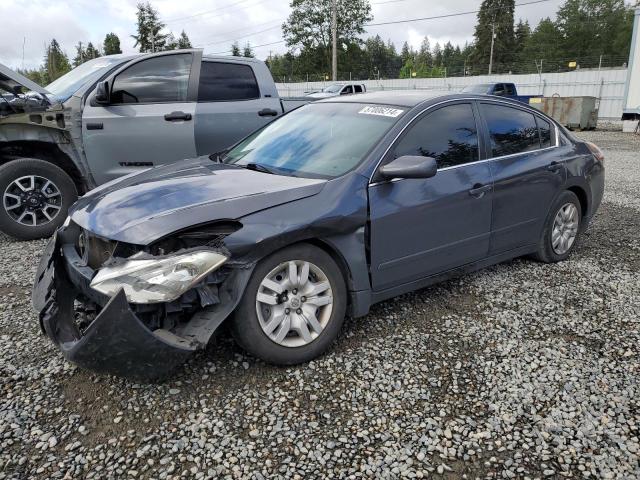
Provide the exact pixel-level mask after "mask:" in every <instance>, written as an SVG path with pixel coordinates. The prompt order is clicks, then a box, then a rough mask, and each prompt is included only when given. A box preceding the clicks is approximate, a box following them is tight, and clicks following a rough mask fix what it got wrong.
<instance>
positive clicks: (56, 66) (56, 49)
mask: <svg viewBox="0 0 640 480" xmlns="http://www.w3.org/2000/svg"><path fill="white" fill-rule="evenodd" d="M43 70H44V81H45V82H46V83H51V82H53V81H54V80H56V79H57V78H59V77H61V76H62V75H64V74H65V73H67V72H68V71H70V70H71V64H70V63H69V58H68V57H67V55H66V53H64V52H63V51H62V48H60V44H59V43H58V42H57V40H56V39H55V38H54V39H53V40H51V43H50V44H49V45H48V46H47V51H46V53H45V56H44V68H43Z"/></svg>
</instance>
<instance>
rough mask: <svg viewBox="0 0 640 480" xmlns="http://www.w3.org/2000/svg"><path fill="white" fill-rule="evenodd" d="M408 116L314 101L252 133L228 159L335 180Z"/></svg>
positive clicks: (397, 109)
mask: <svg viewBox="0 0 640 480" xmlns="http://www.w3.org/2000/svg"><path fill="white" fill-rule="evenodd" d="M404 113H405V109H402V108H400V107H395V106H385V105H366V104H361V103H312V104H308V105H304V106H302V107H300V108H298V109H296V110H294V111H293V112H291V113H289V114H288V115H285V116H283V117H282V118H280V119H278V120H276V121H274V122H272V123H270V124H269V125H267V126H266V127H264V128H263V129H262V130H259V131H257V132H255V133H254V134H252V135H250V136H249V137H247V138H246V139H244V140H243V141H242V142H240V143H239V144H238V145H237V146H236V147H234V148H233V149H232V150H230V151H229V153H228V154H227V155H226V156H225V158H224V160H223V161H224V162H225V163H231V164H236V165H240V166H242V165H247V164H251V163H253V164H260V165H262V166H265V167H268V168H269V169H270V170H272V171H274V172H275V173H279V174H282V175H292V176H299V177H312V178H335V177H338V176H340V175H343V174H344V173H346V172H348V171H350V170H352V169H353V168H355V167H356V166H357V165H358V164H359V163H360V162H361V161H362V160H363V159H364V157H365V156H366V154H367V153H368V152H369V150H371V149H372V148H373V147H374V146H375V145H376V144H377V143H378V142H379V141H380V139H381V138H382V136H383V135H384V134H385V133H386V132H387V131H388V130H389V129H390V128H391V126H392V125H393V124H394V123H396V122H397V121H398V119H399V118H400V117H401V116H402V115H403V114H404Z"/></svg>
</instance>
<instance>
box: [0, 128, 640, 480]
mask: <svg viewBox="0 0 640 480" xmlns="http://www.w3.org/2000/svg"><path fill="white" fill-rule="evenodd" d="M579 135H580V136H582V137H585V138H587V139H589V140H593V141H595V142H596V143H598V144H599V145H601V146H602V147H603V149H604V151H605V154H606V156H607V159H606V165H607V190H606V195H605V200H604V203H603V205H602V207H601V208H600V212H599V213H598V215H597V216H596V218H595V220H594V223H593V224H592V226H591V228H590V229H589V231H588V232H587V234H586V235H585V237H583V240H582V242H581V243H580V245H579V247H578V249H577V251H576V252H575V254H574V255H573V256H572V258H571V259H570V260H569V261H566V262H564V263H562V264H556V265H542V264H539V263H535V262H532V261H529V260H524V259H519V260H515V261H512V262H509V263H506V264H502V265H498V266H495V267H493V268H490V269H487V270H484V271H482V272H478V273H476V274H473V275H469V276H466V277H464V278H461V279H457V280H453V281H449V282H446V283H443V284H440V285H438V286H435V287H432V288H428V289H425V290H422V291H420V292H417V293H415V294H409V295H404V296H402V297H399V298H396V299H393V300H391V301H388V302H385V303H383V304H380V305H377V306H376V307H374V309H373V310H372V312H371V313H370V314H369V315H368V316H367V317H366V318H363V319H358V320H351V321H348V322H347V324H346V326H345V329H344V331H343V332H342V335H341V337H340V340H339V341H338V342H337V343H336V345H335V346H334V347H333V349H332V350H331V351H330V353H329V354H327V355H325V356H324V357H322V358H321V359H319V360H316V361H313V362H311V363H309V364H308V365H302V366H298V367H294V368H277V367H272V366H269V365H265V364H263V363H261V362H259V361H256V360H255V359H253V358H249V357H247V356H245V355H244V354H243V353H242V352H241V351H240V349H239V348H238V347H237V346H235V345H234V344H233V342H232V341H231V340H228V339H224V338H223V339H221V340H220V341H219V342H218V343H217V344H216V345H214V346H212V347H211V348H210V349H209V350H208V351H206V352H203V353H201V354H200V355H198V356H196V357H195V358H194V359H193V360H192V361H191V362H190V363H189V364H188V365H187V366H186V367H185V368H184V369H182V370H180V371H179V372H178V373H177V375H176V377H175V380H174V381H171V382H167V383H163V384H154V385H141V384H135V383H131V382H129V381H126V380H122V379H118V378H114V377H106V376H98V375H93V374H91V373H89V372H86V371H82V370H80V369H78V368H76V367H74V366H73V365H71V364H69V363H68V362H65V361H63V360H62V357H61V355H60V354H59V353H58V351H57V350H56V349H55V348H54V347H53V346H52V345H51V344H50V342H49V341H47V340H46V339H45V338H44V337H42V336H41V335H40V333H39V331H38V326H37V322H36V316H35V315H34V313H33V312H32V311H31V309H30V298H29V294H30V288H31V282H32V278H33V275H34V272H35V268H36V264H37V261H38V257H39V254H40V252H41V250H42V247H43V245H44V242H43V241H37V242H29V243H15V242H12V241H10V240H9V239H7V238H5V237H2V238H0V258H2V259H3V261H2V264H1V266H0V294H1V295H2V303H1V304H0V479H4V478H29V479H31V478H128V477H143V478H179V477H190V478H241V477H242V478H256V479H261V478H268V477H280V478H355V477H362V478H374V477H378V478H399V477H409V478H423V477H435V478H449V479H451V478H543V477H547V478H554V477H557V478H561V477H572V478H576V477H591V478H638V477H640V465H639V460H638V458H639V457H638V455H639V451H640V445H639V432H638V429H639V425H640V404H639V403H640V401H639V398H640V387H639V382H638V378H639V374H640V358H639V354H640V347H639V340H640V333H639V327H640V320H639V319H640V294H639V293H638V291H639V287H640V240H639V239H638V234H639V233H640V154H639V152H640V138H638V137H634V136H632V135H628V134H627V135H625V134H622V133H618V132H592V133H582V134H579Z"/></svg>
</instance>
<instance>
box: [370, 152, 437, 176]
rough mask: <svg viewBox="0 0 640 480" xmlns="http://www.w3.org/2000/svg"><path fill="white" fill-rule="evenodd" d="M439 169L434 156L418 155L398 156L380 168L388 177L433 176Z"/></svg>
mask: <svg viewBox="0 0 640 480" xmlns="http://www.w3.org/2000/svg"><path fill="white" fill-rule="evenodd" d="M437 171H438V165H437V164H436V161H435V159H434V158H431V157H422V156H417V155H404V156H402V157H398V158H396V159H395V160H392V161H391V162H389V163H387V164H386V165H385V166H383V167H382V168H381V169H380V173H382V175H384V176H385V177H387V178H431V177H433V176H434V175H435V174H436V172H437Z"/></svg>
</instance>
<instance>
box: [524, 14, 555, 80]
mask: <svg viewBox="0 0 640 480" xmlns="http://www.w3.org/2000/svg"><path fill="white" fill-rule="evenodd" d="M561 43H562V34H561V33H560V30H558V27H557V26H556V24H555V23H554V22H553V21H552V20H551V19H550V18H543V19H542V20H541V21H540V23H539V24H538V25H537V26H536V28H535V29H534V30H533V32H531V35H529V37H528V40H527V42H526V43H525V45H524V49H523V51H522V52H521V53H520V58H522V59H525V63H523V64H521V65H520V66H519V70H520V71H523V72H528V71H531V72H535V71H537V68H539V67H538V66H536V62H537V63H538V65H539V62H540V61H542V69H543V70H544V71H554V70H557V62H558V61H559V59H560V57H561V56H562V54H561V46H560V44H561Z"/></svg>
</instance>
